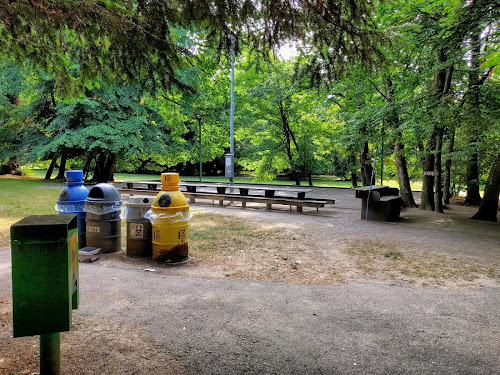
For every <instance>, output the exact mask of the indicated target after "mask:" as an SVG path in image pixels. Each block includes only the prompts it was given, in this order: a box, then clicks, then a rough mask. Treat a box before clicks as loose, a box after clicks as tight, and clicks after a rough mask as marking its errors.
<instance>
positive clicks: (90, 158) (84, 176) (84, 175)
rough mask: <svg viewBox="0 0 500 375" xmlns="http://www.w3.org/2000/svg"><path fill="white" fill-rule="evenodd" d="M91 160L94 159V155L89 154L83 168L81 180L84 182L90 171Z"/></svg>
mask: <svg viewBox="0 0 500 375" xmlns="http://www.w3.org/2000/svg"><path fill="white" fill-rule="evenodd" d="M92 159H94V153H90V155H89V156H88V158H87V161H86V162H85V166H84V167H83V178H84V179H85V180H86V179H87V178H88V175H89V171H90V164H91V163H92Z"/></svg>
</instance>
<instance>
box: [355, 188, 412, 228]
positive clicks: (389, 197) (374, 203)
mask: <svg viewBox="0 0 500 375" xmlns="http://www.w3.org/2000/svg"><path fill="white" fill-rule="evenodd" d="M354 190H355V191H356V198H361V200H362V203H361V219H362V220H366V219H367V220H374V221H395V220H397V219H399V214H400V213H401V206H402V205H403V199H402V198H401V196H400V195H399V189H397V188H391V187H389V186H385V185H372V186H371V187H370V186H363V187H358V188H354ZM367 208H368V213H367V212H366V211H367Z"/></svg>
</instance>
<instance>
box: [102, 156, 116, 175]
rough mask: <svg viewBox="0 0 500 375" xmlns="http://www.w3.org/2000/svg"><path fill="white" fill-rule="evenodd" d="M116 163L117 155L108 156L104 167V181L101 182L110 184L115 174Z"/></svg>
mask: <svg viewBox="0 0 500 375" xmlns="http://www.w3.org/2000/svg"><path fill="white" fill-rule="evenodd" d="M117 162H118V155H116V154H111V155H108V158H107V160H106V165H105V167H104V177H105V178H106V181H103V182H110V181H114V180H115V179H114V177H113V176H114V173H115V169H116V163H117Z"/></svg>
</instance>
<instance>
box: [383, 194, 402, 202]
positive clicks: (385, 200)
mask: <svg viewBox="0 0 500 375" xmlns="http://www.w3.org/2000/svg"><path fill="white" fill-rule="evenodd" d="M395 199H402V197H401V195H384V196H382V197H380V198H379V201H381V202H387V201H392V200H395Z"/></svg>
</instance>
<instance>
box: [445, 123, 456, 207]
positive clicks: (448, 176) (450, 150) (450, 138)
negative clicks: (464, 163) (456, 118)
mask: <svg viewBox="0 0 500 375" xmlns="http://www.w3.org/2000/svg"><path fill="white" fill-rule="evenodd" d="M454 144H455V128H452V129H451V130H450V131H449V135H448V147H447V150H446V154H447V155H446V159H445V161H444V182H443V185H444V186H443V200H444V203H446V204H449V203H450V198H451V196H452V192H451V155H452V153H453V147H454Z"/></svg>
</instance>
